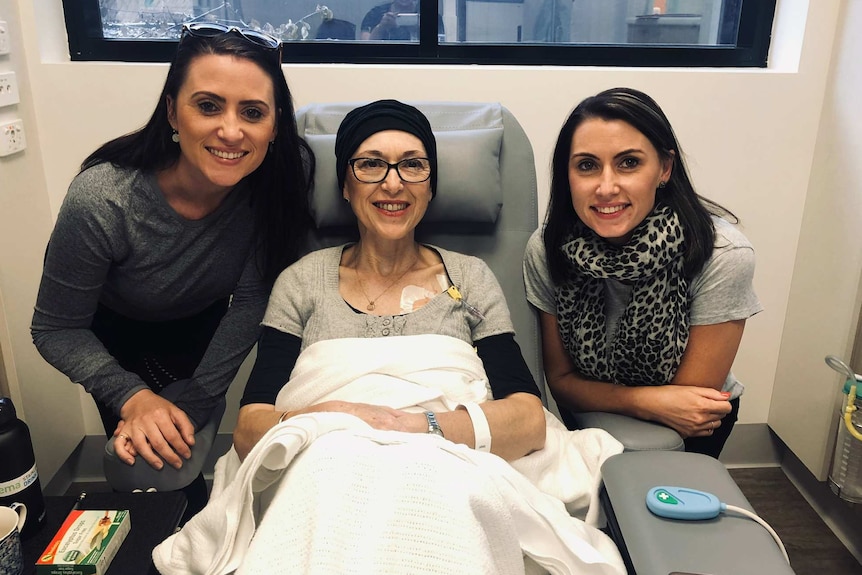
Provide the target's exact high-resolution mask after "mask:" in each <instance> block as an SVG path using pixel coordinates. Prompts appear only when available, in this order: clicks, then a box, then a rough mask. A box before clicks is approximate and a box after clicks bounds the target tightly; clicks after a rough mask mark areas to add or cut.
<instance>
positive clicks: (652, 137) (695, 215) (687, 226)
mask: <svg viewBox="0 0 862 575" xmlns="http://www.w3.org/2000/svg"><path fill="white" fill-rule="evenodd" d="M592 118H598V119H601V120H622V121H623V122H626V123H627V124H630V125H631V126H632V127H634V128H635V129H636V130H638V131H639V132H640V133H642V134H643V135H644V136H646V138H647V139H648V140H649V141H650V143H651V144H652V145H653V147H654V148H655V149H656V150H657V151H658V154H659V157H660V158H661V159H662V160H665V161H668V160H670V161H672V163H673V169H672V171H671V175H670V180H668V182H667V183H666V186H665V187H664V188H662V189H661V190H660V191H659V193H658V194H657V197H656V203H663V204H664V205H668V206H670V208H671V209H672V210H673V211H674V212H675V213H676V214H677V216H678V217H679V221H680V224H681V225H682V228H683V233H684V235H685V256H684V257H685V261H684V273H685V275H686V277H688V278H691V277H693V276H694V275H696V274H697V273H698V272H699V271H700V270H701V268H702V267H703V264H705V263H706V261H707V260H708V259H709V257H710V256H711V255H712V249H713V246H714V244H715V228H714V226H713V224H712V219H711V215H713V214H714V215H721V216H726V217H729V218H730V219H731V220H733V221H737V219H736V216H734V215H733V214H732V213H731V212H730V211H729V210H727V209H726V208H724V207H722V206H720V205H719V204H717V203H715V202H713V201H712V200H708V199H706V198H704V197H702V196H699V195H698V194H697V193H696V192H695V191H694V187H693V186H692V184H691V180H690V178H689V176H688V170H687V169H686V167H685V161H684V159H683V153H682V150H681V149H680V146H679V142H677V139H676V135H675V134H674V131H673V128H672V127H671V125H670V121H668V119H667V116H665V114H664V112H663V111H662V109H661V108H660V107H659V105H658V104H657V103H656V102H655V100H653V99H652V98H650V97H649V96H647V95H646V94H644V93H643V92H639V91H637V90H633V89H631V88H612V89H610V90H605V91H604V92H601V93H599V94H597V95H595V96H591V97H589V98H587V99H585V100H583V101H582V102H581V103H580V104H578V105H577V106H576V107H575V109H574V110H573V111H572V113H571V114H570V115H569V117H568V118H567V119H566V122H565V123H564V124H563V127H562V128H561V129H560V134H559V136H558V137H557V144H556V146H555V147H554V155H553V160H552V166H551V199H550V204H549V206H548V214H547V217H546V218H545V232H544V241H545V250H546V252H547V255H548V267H549V269H550V272H551V278H552V279H553V280H554V282H555V283H557V284H560V283H563V282H564V281H565V279H566V269H567V267H568V263H567V261H566V259H565V257H564V256H563V253H562V251H561V250H560V247H561V246H562V245H563V243H564V242H565V240H566V238H567V237H569V236H571V235H572V234H577V233H578V230H579V229H580V228H581V227H582V226H578V223H579V222H580V218H579V217H578V215H577V213H576V212H575V209H574V207H572V191H571V188H570V187H569V156H570V155H571V149H572V137H573V136H574V134H575V130H577V129H578V127H579V126H580V125H581V124H582V123H583V122H584V121H585V120H589V119H592Z"/></svg>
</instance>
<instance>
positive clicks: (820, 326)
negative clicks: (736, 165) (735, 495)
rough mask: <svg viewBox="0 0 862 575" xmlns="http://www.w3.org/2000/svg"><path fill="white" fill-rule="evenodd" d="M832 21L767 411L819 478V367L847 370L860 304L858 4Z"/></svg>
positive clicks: (833, 402)
mask: <svg viewBox="0 0 862 575" xmlns="http://www.w3.org/2000/svg"><path fill="white" fill-rule="evenodd" d="M839 22H840V25H839V28H838V31H837V33H836V36H835V56H834V58H833V60H832V69H831V73H830V80H829V82H828V89H827V92H826V98H825V100H824V103H823V118H822V121H821V123H820V128H819V130H818V133H817V140H816V142H817V143H816V147H815V150H814V156H813V161H812V169H811V177H810V179H809V181H808V194H807V197H806V200H805V211H804V215H803V220H802V228H801V231H800V232H799V249H798V251H797V254H796V264H795V269H794V273H793V283H792V284H791V290H790V299H789V304H790V305H789V307H788V311H787V317H786V322H785V327H784V331H783V333H782V340H781V353H780V355H779V365H778V370H777V371H776V380H775V388H774V393H773V396H772V402H771V405H770V410H769V423H770V425H771V426H772V428H773V429H774V430H775V431H776V432H777V433H778V435H779V436H780V437H781V438H782V439H783V440H784V441H785V442H786V443H788V444H790V445H793V446H794V452H795V453H796V455H797V456H798V457H799V458H800V459H801V460H802V461H804V462H805V463H806V464H807V465H808V467H809V469H811V470H812V471H813V472H814V474H815V475H817V476H818V477H819V478H821V479H822V478H823V477H824V475H825V473H826V471H827V470H828V467H829V464H830V456H831V455H832V443H833V441H834V439H835V433H836V432H835V430H836V426H837V424H838V422H837V416H838V403H839V396H841V395H842V394H841V393H840V390H841V384H842V383H843V380H844V378H842V377H841V376H839V375H838V374H837V373H835V372H834V371H832V370H830V369H829V368H828V367H827V366H826V364H825V363H824V361H823V358H824V357H825V356H826V355H828V354H834V355H837V356H839V357H841V358H843V359H844V361H845V362H848V363H849V362H850V358H851V353H852V349H853V338H854V337H855V336H856V331H857V327H856V324H857V321H858V318H859V308H860V303H862V291H860V271H862V227H860V224H859V222H860V220H859V217H860V215H862V164H860V162H859V157H860V155H862V130H860V128H862V112H860V109H859V93H860V91H862V67H860V65H859V55H860V54H862V39H860V37H859V33H858V31H859V29H860V26H862V0H846V1H845V2H843V9H842V14H841V17H840V18H839ZM860 327H862V326H860ZM859 345H862V342H860V343H859ZM855 367H856V370H857V371H858V370H859V369H860V367H859V366H855ZM824 443H825V444H826V445H827V448H826V449H825V450H824Z"/></svg>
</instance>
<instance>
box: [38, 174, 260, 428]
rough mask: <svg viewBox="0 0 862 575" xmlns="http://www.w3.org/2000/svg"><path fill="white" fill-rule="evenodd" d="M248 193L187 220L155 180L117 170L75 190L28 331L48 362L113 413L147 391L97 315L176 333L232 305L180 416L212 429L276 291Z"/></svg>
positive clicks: (181, 402)
mask: <svg viewBox="0 0 862 575" xmlns="http://www.w3.org/2000/svg"><path fill="white" fill-rule="evenodd" d="M250 194H251V192H250V190H248V189H246V188H245V187H238V188H236V189H234V190H233V191H232V192H231V193H230V194H229V195H228V196H227V197H226V198H225V200H224V201H223V202H222V204H221V205H220V206H219V207H218V208H217V209H216V210H215V211H214V212H213V213H211V214H209V215H207V216H206V217H204V218H202V219H200V220H194V221H191V220H186V219H185V218H183V217H181V216H180V215H179V214H177V213H176V211H174V210H173V208H171V207H170V205H169V204H168V202H167V200H166V199H165V197H164V194H163V193H162V192H161V190H160V189H159V187H158V183H157V181H156V176H155V174H153V173H144V172H141V171H138V170H130V169H122V168H118V167H116V166H113V165H111V164H108V163H104V164H100V165H98V166H94V167H92V168H90V169H88V170H85V171H84V172H82V173H80V174H79V175H78V176H76V177H75V179H74V180H73V181H72V184H71V186H70V187H69V192H68V194H67V195H66V198H65V200H64V201H63V205H62V207H61V209H60V213H59V215H58V217H57V223H56V226H55V227H54V231H53V233H52V235H51V240H50V243H49V246H48V251H47V253H46V256H45V268H44V271H43V275H42V283H41V285H40V287H39V295H38V298H37V300H36V309H35V313H34V315H33V323H32V326H31V331H32V335H33V341H34V343H35V344H36V347H37V348H38V349H39V352H40V353H41V354H42V356H43V357H44V358H45V359H46V360H47V361H48V362H49V363H50V364H51V365H53V366H54V367H56V368H57V369H59V370H60V371H61V372H63V373H64V374H66V375H67V376H68V377H69V378H70V379H71V380H72V381H74V382H77V383H80V384H82V385H83V386H84V389H86V390H87V391H88V392H89V393H91V394H92V395H93V397H95V398H96V399H98V400H99V401H100V402H102V403H104V404H106V405H108V406H110V407H111V408H112V409H113V410H114V412H115V413H119V411H120V408H121V407H122V405H123V403H125V401H126V399H128V398H129V397H130V396H131V395H132V394H133V393H135V392H137V391H139V390H140V389H142V388H144V387H146V384H145V383H144V382H143V381H142V380H141V379H140V378H139V377H138V376H137V375H136V374H134V373H130V372H127V371H125V370H123V369H122V368H121V367H120V366H119V364H118V363H117V361H116V360H115V359H114V358H113V357H112V356H111V355H110V354H109V353H108V352H107V350H106V349H105V347H104V346H103V345H102V343H101V342H100V341H99V340H98V339H97V338H96V336H95V335H94V334H93V332H92V331H91V330H90V326H91V324H92V321H93V314H94V313H95V311H96V308H97V305H98V304H99V303H101V304H103V305H105V306H107V307H108V308H110V309H111V310H113V311H115V312H117V313H119V314H121V315H124V316H126V317H129V318H132V319H136V320H144V321H168V320H173V319H179V318H182V317H189V316H192V315H194V314H196V313H198V312H200V311H202V310H204V309H206V308H207V307H208V306H210V305H211V304H213V303H214V302H216V301H218V300H222V299H224V298H226V297H229V296H230V297H231V298H232V299H231V304H230V308H229V309H228V311H227V313H226V314H225V316H224V318H222V321H221V323H220V325H219V327H218V329H217V331H216V333H215V335H214V337H213V339H212V341H211V342H210V345H209V347H208V348H207V351H206V353H205V355H204V357H203V359H202V360H201V363H200V365H199V366H198V368H197V370H196V371H195V373H194V376H193V378H192V382H191V384H190V385H189V386H188V387H187V390H186V392H185V393H184V394H183V395H182V396H181V397H180V398H179V399H178V401H177V405H178V406H179V407H180V408H181V409H183V410H184V411H185V412H186V414H187V415H188V416H189V417H190V418H191V419H192V420H193V421H194V422H195V423H196V424H200V423H201V422H203V421H206V418H207V417H208V413H209V410H210V409H211V408H212V407H213V405H214V404H215V403H216V402H217V400H218V398H220V397H221V396H222V395H223V394H224V393H225V391H226V390H227V388H228V386H229V385H230V383H231V381H232V380H233V377H234V375H235V374H236V371H237V370H238V369H239V366H240V364H241V363H242V361H243V359H244V358H245V356H246V355H247V354H248V352H249V350H250V349H251V347H252V346H253V345H254V343H255V342H256V341H257V338H258V336H259V334H260V320H261V318H262V317H263V312H264V310H265V308H266V301H267V296H268V289H267V285H266V284H265V282H263V280H262V279H261V277H260V274H259V273H258V271H257V268H256V266H255V264H254V261H253V257H252V244H253V241H254V240H253V229H254V213H253V211H252V208H251V206H250V205H249V197H250Z"/></svg>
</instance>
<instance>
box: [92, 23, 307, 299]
mask: <svg viewBox="0 0 862 575" xmlns="http://www.w3.org/2000/svg"><path fill="white" fill-rule="evenodd" d="M207 54H216V55H227V56H234V57H236V58H243V59H245V60H249V61H251V62H254V63H255V64H257V65H258V66H259V67H260V68H261V69H262V70H263V71H264V72H266V73H267V75H269V77H270V78H271V80H272V85H273V88H274V91H275V104H276V108H277V109H278V118H277V120H276V121H277V133H276V136H275V141H274V143H273V144H272V145H271V146H270V149H269V151H268V152H267V154H266V157H265V158H264V160H263V163H262V164H261V165H260V166H259V167H258V168H257V169H256V170H255V171H254V172H252V173H251V174H249V175H248V176H246V177H245V178H244V179H243V182H244V183H245V185H247V186H248V187H249V189H250V190H251V202H252V206H253V209H254V213H255V242H254V243H255V252H256V259H257V264H258V270H259V271H260V273H261V276H262V277H263V278H264V279H265V280H266V281H269V282H272V281H274V280H275V278H276V277H277V276H278V274H279V273H280V272H281V271H282V270H283V269H284V268H286V267H287V266H288V265H290V264H291V263H293V262H294V261H296V260H297V258H298V257H299V256H300V255H301V254H302V252H303V251H304V248H305V242H306V241H307V239H308V237H309V230H310V229H311V226H312V224H311V216H310V212H309V193H310V190H311V186H312V178H313V174H314V154H313V153H312V151H311V148H310V147H309V146H308V144H306V142H305V141H304V140H303V139H302V138H301V137H300V136H299V134H298V133H297V129H296V118H295V116H294V109H293V97H292V96H291V94H290V89H289V88H288V87H287V81H286V80H285V77H284V73H283V72H282V69H281V61H280V59H279V58H278V53H277V52H276V51H267V50H263V49H262V48H260V47H259V46H256V45H254V44H252V43H251V42H249V41H248V40H245V39H244V38H242V36H240V35H239V34H237V33H234V32H231V33H225V34H219V35H217V36H211V37H197V36H192V35H186V36H184V37H183V38H182V40H181V41H180V44H179V46H178V47H177V52H176V55H175V56H174V59H173V61H172V62H171V66H170V69H169V70H168V76H167V78H166V79H165V85H164V88H162V93H161V95H160V96H159V101H158V103H157V104H156V109H155V111H153V115H152V116H151V117H150V119H149V121H148V122H147V123H146V124H145V125H144V127H142V128H140V129H139V130H137V131H135V132H132V133H130V134H126V135H124V136H120V137H119V138H116V139H114V140H111V141H109V142H107V143H105V144H103V145H102V146H100V147H99V148H98V149H97V150H96V151H95V152H93V153H92V154H90V155H89V156H88V157H87V159H85V160H84V162H83V163H82V164H81V171H84V170H86V169H87V168H90V167H92V166H95V165H97V164H101V163H104V162H110V163H112V164H115V165H117V166H120V167H124V168H136V169H140V170H148V171H159V170H164V169H167V168H169V167H171V166H173V165H174V164H175V163H176V162H177V160H178V159H179V157H180V147H179V146H178V145H177V144H175V143H173V142H172V141H171V135H172V128H171V125H170V123H169V122H168V105H167V100H168V96H170V97H171V98H172V99H173V100H174V101H176V98H177V94H178V92H179V90H180V87H181V86H182V85H183V83H184V82H185V81H186V77H187V75H188V71H189V67H190V66H191V64H192V62H194V60H195V59H196V58H198V57H199V56H203V55H207Z"/></svg>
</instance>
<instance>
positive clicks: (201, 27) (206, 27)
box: [180, 22, 281, 60]
mask: <svg viewBox="0 0 862 575" xmlns="http://www.w3.org/2000/svg"><path fill="white" fill-rule="evenodd" d="M231 33H234V34H239V35H240V36H241V37H242V38H244V39H245V40H247V41H248V42H251V43H252V44H254V45H255V46H258V47H260V48H263V49H264V50H272V51H274V52H278V54H279V60H281V58H280V56H281V40H278V39H276V38H273V37H272V36H270V35H269V34H264V33H263V32H258V31H257V30H252V29H250V28H237V27H236V26H226V25H224V24H217V23H215V22H194V23H192V24H183V30H182V33H181V34H180V42H182V41H183V38H184V37H185V36H186V35H187V34H188V35H189V36H192V37H194V38H214V37H216V36H221V35H222V34H231Z"/></svg>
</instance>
